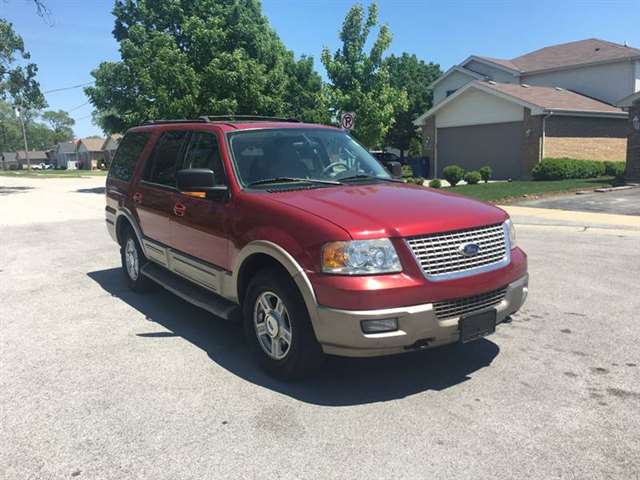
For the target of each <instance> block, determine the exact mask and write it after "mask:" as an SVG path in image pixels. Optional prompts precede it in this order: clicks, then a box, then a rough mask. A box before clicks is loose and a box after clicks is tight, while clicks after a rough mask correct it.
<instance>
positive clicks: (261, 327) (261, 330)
mask: <svg viewBox="0 0 640 480" xmlns="http://www.w3.org/2000/svg"><path fill="white" fill-rule="evenodd" d="M256 333H257V334H258V336H259V337H262V336H264V335H266V334H267V324H266V322H262V323H256Z"/></svg>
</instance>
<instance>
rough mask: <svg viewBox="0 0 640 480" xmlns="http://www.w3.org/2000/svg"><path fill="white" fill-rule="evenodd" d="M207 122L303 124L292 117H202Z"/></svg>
mask: <svg viewBox="0 0 640 480" xmlns="http://www.w3.org/2000/svg"><path fill="white" fill-rule="evenodd" d="M200 118H201V119H203V120H204V121H205V122H235V121H246V122H291V123H301V122H302V120H300V119H298V118H290V117H268V116H264V115H203V116H202V117H200Z"/></svg>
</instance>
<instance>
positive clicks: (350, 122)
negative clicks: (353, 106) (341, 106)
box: [340, 112, 356, 130]
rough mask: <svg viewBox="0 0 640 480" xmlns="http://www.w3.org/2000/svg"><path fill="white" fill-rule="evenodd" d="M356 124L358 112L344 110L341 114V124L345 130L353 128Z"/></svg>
mask: <svg viewBox="0 0 640 480" xmlns="http://www.w3.org/2000/svg"><path fill="white" fill-rule="evenodd" d="M355 125H356V114H355V113H354V112H344V113H343V114H342V115H340V126H341V127H342V128H344V129H345V130H353V129H354V128H355Z"/></svg>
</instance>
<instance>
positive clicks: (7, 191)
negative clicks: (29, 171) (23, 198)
mask: <svg viewBox="0 0 640 480" xmlns="http://www.w3.org/2000/svg"><path fill="white" fill-rule="evenodd" d="M27 190H33V187H3V186H0V195H11V194H12V193H24V192H26V191H27Z"/></svg>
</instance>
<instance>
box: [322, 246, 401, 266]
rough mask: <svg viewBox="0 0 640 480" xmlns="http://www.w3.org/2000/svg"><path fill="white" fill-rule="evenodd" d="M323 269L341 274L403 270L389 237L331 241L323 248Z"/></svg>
mask: <svg viewBox="0 0 640 480" xmlns="http://www.w3.org/2000/svg"><path fill="white" fill-rule="evenodd" d="M322 271H323V272H325V273H338V274H341V275H361V274H373V273H393V272H401V271H402V265H400V260H399V259H398V254H397V253H396V249H395V248H393V244H392V243H391V241H390V240H389V239H388V238H382V239H379V240H352V241H349V242H331V243H327V244H326V245H325V246H324V247H323V248H322Z"/></svg>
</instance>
